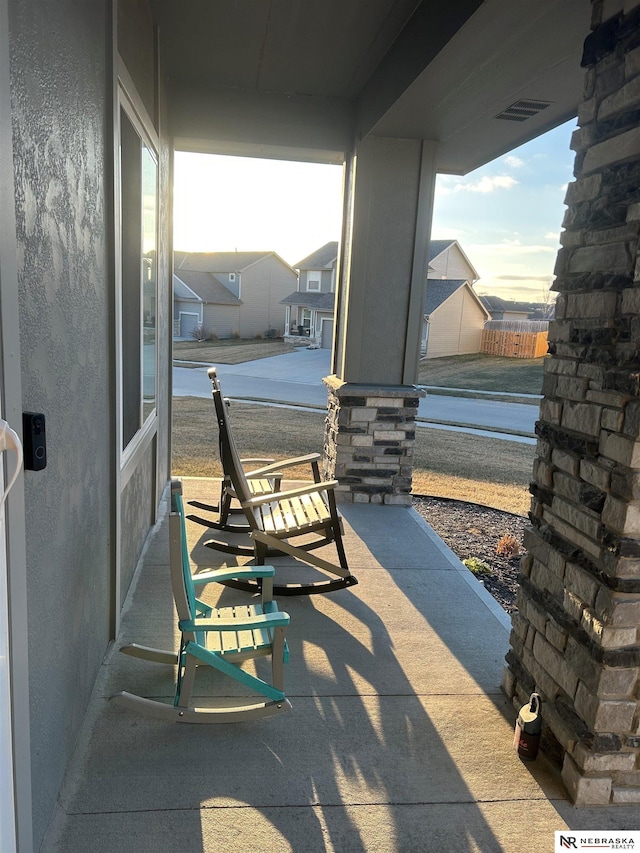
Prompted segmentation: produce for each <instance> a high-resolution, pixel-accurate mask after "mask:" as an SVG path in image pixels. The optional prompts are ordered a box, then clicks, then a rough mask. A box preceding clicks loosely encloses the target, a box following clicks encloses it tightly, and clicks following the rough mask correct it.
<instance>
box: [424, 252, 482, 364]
mask: <svg viewBox="0 0 640 853" xmlns="http://www.w3.org/2000/svg"><path fill="white" fill-rule="evenodd" d="M478 278H479V275H478V271H477V270H476V268H475V267H474V266H473V264H472V263H471V261H470V260H469V258H468V257H467V256H466V255H465V253H464V252H463V250H462V247H461V246H460V244H459V243H458V241H457V240H432V241H431V242H430V244H429V267H428V270H427V286H426V290H425V302H424V321H423V324H422V339H421V343H420V355H421V357H422V358H439V357H441V356H445V355H462V354H463V353H470V352H480V346H481V344H482V329H483V328H484V324H485V323H486V321H487V320H490V319H491V317H490V315H489V312H488V311H487V310H486V309H485V308H484V306H483V305H482V303H481V302H480V299H479V297H478V296H477V294H476V292H475V291H474V289H473V284H474V282H476V281H477V280H478Z"/></svg>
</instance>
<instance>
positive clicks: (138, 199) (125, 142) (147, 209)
mask: <svg viewBox="0 0 640 853" xmlns="http://www.w3.org/2000/svg"><path fill="white" fill-rule="evenodd" d="M119 119H120V181H119V185H120V247H121V259H120V317H119V323H120V352H121V355H120V364H121V369H120V389H121V394H120V399H121V430H122V450H123V451H125V450H126V449H127V448H128V447H130V446H131V445H132V443H133V442H134V439H135V437H136V435H137V434H138V433H139V432H140V430H141V429H142V427H143V426H144V425H145V423H146V422H147V420H148V419H149V418H150V417H151V416H152V415H153V414H154V413H155V409H156V375H157V369H156V361H157V325H156V310H157V248H158V240H157V223H158V212H157V210H158V160H157V155H156V152H155V149H154V147H153V145H152V143H151V141H150V139H149V138H148V136H147V134H146V133H145V130H144V127H143V124H142V122H141V121H140V119H139V118H138V116H137V115H136V113H135V111H134V110H133V108H132V107H130V105H129V104H128V102H126V101H125V98H124V97H123V98H122V101H121V106H120V112H119Z"/></svg>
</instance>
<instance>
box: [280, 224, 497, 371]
mask: <svg viewBox="0 0 640 853" xmlns="http://www.w3.org/2000/svg"><path fill="white" fill-rule="evenodd" d="M337 263H338V243H337V241H333V242H330V243H326V244H325V245H324V246H322V247H321V248H320V249H318V250H317V251H315V252H313V253H312V254H311V255H309V256H308V257H306V258H304V259H303V260H301V261H299V262H298V263H297V264H295V267H296V269H297V270H298V271H299V275H298V288H297V290H296V291H294V292H293V293H291V294H289V296H287V297H286V299H283V300H282V303H283V305H285V306H286V316H285V336H290V339H291V340H292V341H295V340H298V339H299V338H300V337H301V336H304V337H308V338H310V340H311V341H313V342H314V343H315V344H317V345H318V346H320V347H323V348H327V349H329V348H330V347H331V342H332V339H333V324H334V320H333V318H334V298H335V288H336V269H337ZM478 278H479V275H478V272H477V270H476V269H475V267H474V266H473V265H472V263H471V262H470V260H469V258H468V257H467V256H466V255H465V253H464V251H463V250H462V247H461V246H460V244H459V243H458V241H457V240H432V241H431V243H430V246H429V266H428V270H427V279H428V282H431V281H442V280H447V281H448V283H449V284H451V285H453V284H455V288H453V289H452V288H451V287H449V288H436V287H430V286H429V285H428V287H427V292H428V294H429V295H428V296H427V299H428V302H429V306H430V308H429V310H428V311H427V310H426V309H425V318H424V324H423V329H422V346H421V354H422V355H423V356H425V355H426V356H427V357H429V358H435V357H436V356H437V355H454V354H457V353H462V352H465V353H466V352H479V351H480V339H481V334H482V327H483V325H484V323H485V321H486V320H488V319H491V318H490V315H489V313H488V312H487V311H486V310H485V309H484V308H483V306H482V305H481V304H480V303H479V301H478V297H477V296H476V294H475V293H474V291H473V288H472V285H473V283H474V282H475V281H477V280H478ZM462 285H467V287H466V289H462ZM458 290H459V291H460V292H459V293H457V291H458ZM450 297H453V298H451V299H450ZM435 300H439V301H437V302H436V301H435ZM445 301H446V303H447V304H446V307H442V308H441V307H440V306H441V304H443V303H444V302H445ZM430 335H431V344H430V345H429V344H428V340H429V336H430ZM427 350H428V351H427Z"/></svg>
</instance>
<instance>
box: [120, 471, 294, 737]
mask: <svg viewBox="0 0 640 853" xmlns="http://www.w3.org/2000/svg"><path fill="white" fill-rule="evenodd" d="M169 537H170V565H171V583H172V587H173V597H174V602H175V606H176V610H177V612H178V626H179V628H180V631H181V639H180V649H179V651H178V652H177V653H176V652H171V651H164V650H161V649H152V648H149V647H146V646H141V645H138V644H137V643H130V644H128V645H125V646H123V647H121V649H120V651H121V652H123V653H124V654H127V655H131V656H132V657H136V658H142V659H143V660H150V661H154V662H155V663H164V664H172V665H174V666H176V665H177V678H176V691H175V698H174V701H173V704H172V705H171V704H169V703H168V702H162V701H159V700H156V699H147V698H144V697H142V696H137V695H135V694H133V693H127V692H122V693H118V694H116V695H115V696H113V697H112V701H114V702H116V703H118V704H123V705H126V706H129V707H135V708H137V709H138V710H140V711H144V712H146V713H149V714H151V715H153V716H156V717H159V718H161V719H165V720H173V721H175V722H179V723H230V722H240V721H242V720H254V719H259V718H262V717H268V716H274V715H276V714H280V713H283V712H284V711H288V710H290V708H291V704H290V702H289V700H288V699H287V698H286V697H285V694H284V671H283V664H284V663H285V662H286V660H287V659H288V648H287V643H286V639H285V629H286V626H287V625H288V624H289V616H288V614H287V613H282V612H279V611H278V607H277V603H276V602H275V601H274V600H273V597H272V590H273V576H274V569H273V567H272V566H250V567H247V568H246V569H242V568H240V569H239V568H238V567H235V568H234V569H233V571H232V572H229V571H227V570H226V569H211V570H208V571H204V572H199V573H197V574H195V575H192V573H191V561H190V559H189V550H188V546H187V539H186V530H185V519H184V507H183V502H182V484H181V483H180V481H179V480H173V481H172V482H171V515H170V518H169ZM240 574H241V575H242V576H243V577H245V578H246V579H247V580H251V581H253V582H254V583H260V588H261V601H260V603H256V604H243V605H236V606H233V607H222V608H214V607H211V606H209V605H208V604H205V603H204V602H202V601H200V600H199V599H198V598H196V594H195V586H202V585H205V584H208V583H212V582H224V581H225V580H228V579H230V578H238V577H239V575H240ZM262 656H270V657H271V675H272V677H271V683H269V682H267V681H263V680H262V679H261V678H259V677H258V676H257V675H253V674H251V673H250V672H247V671H245V670H243V669H242V668H241V666H240V665H239V664H240V663H242V662H243V661H246V660H249V659H253V658H258V657H262ZM203 666H208V667H211V668H212V669H214V670H216V671H217V672H218V673H220V674H221V675H224V676H226V677H228V678H230V679H232V680H234V681H236V682H239V683H240V684H242V685H244V687H245V688H249V691H250V693H251V695H250V696H248V697H247V698H246V699H245V698H244V697H241V698H239V699H235V698H233V699H231V698H229V697H224V698H223V699H215V700H211V699H210V700H209V701H208V703H207V705H206V706H203V707H196V706H195V705H194V702H193V696H192V694H193V689H194V682H195V676H196V670H197V668H198V667H203ZM212 703H213V704H212Z"/></svg>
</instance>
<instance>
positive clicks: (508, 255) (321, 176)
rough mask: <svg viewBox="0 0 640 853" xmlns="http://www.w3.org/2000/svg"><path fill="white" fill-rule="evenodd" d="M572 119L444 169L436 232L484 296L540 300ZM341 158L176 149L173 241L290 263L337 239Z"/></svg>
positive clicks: (568, 172)
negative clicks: (454, 247) (471, 270)
mask: <svg viewBox="0 0 640 853" xmlns="http://www.w3.org/2000/svg"><path fill="white" fill-rule="evenodd" d="M574 128H575V122H574V121H572V122H570V123H568V124H565V125H562V126H561V127H559V128H556V129H555V130H553V131H550V132H549V133H547V134H545V135H544V136H541V137H539V138H538V139H535V140H533V141H532V142H529V143H527V144H526V145H523V146H521V147H520V148H517V149H515V150H514V151H512V152H510V153H509V154H508V155H506V156H504V157H500V158H498V159H497V160H494V161H493V162H491V163H489V164H487V165H486V166H483V167H482V168H480V169H477V170H475V171H474V172H470V173H469V174H467V175H465V176H464V177H453V176H448V175H439V176H438V179H437V185H436V197H435V205H434V215H433V227H432V236H433V238H434V239H456V240H458V242H459V243H460V245H461V246H462V248H463V250H464V251H465V253H466V255H467V256H468V258H469V260H470V261H471V263H472V264H473V265H474V267H475V268H476V269H477V270H478V272H479V274H480V281H478V283H477V284H476V290H477V292H478V293H480V294H491V295H496V296H502V297H503V298H505V299H524V300H529V301H536V302H537V301H541V300H542V298H543V295H544V290H545V289H546V288H548V286H549V284H550V282H551V280H552V274H553V267H554V264H555V257H556V253H557V251H558V246H559V243H558V235H559V233H560V230H561V223H562V218H563V215H564V209H565V206H564V196H565V192H566V187H567V184H568V183H569V181H571V180H572V169H573V159H574V153H573V152H572V151H571V150H570V149H569V142H570V138H571V133H572V132H573V130H574ZM341 195H342V169H341V167H338V166H326V165H316V164H309V163H292V162H287V161H279V160H259V159H253V158H248V157H223V156H214V155H209V154H187V153H183V152H178V153H177V154H176V164H175V206H174V211H175V224H174V245H175V248H176V249H179V250H187V251H202V252H204V251H210V252H214V251H233V250H234V249H238V250H240V251H243V250H251V251H256V250H260V251H262V250H265V251H266V250H273V251H275V252H277V253H278V254H279V255H280V256H281V257H282V258H284V260H285V261H287V262H288V263H289V264H291V265H295V263H296V262H297V261H299V260H301V259H302V258H304V257H305V256H306V255H309V254H310V253H311V252H313V251H314V250H315V249H317V248H319V247H320V246H322V245H324V243H327V242H328V241H329V240H338V239H339V237H340V221H341V215H342V204H341Z"/></svg>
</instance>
